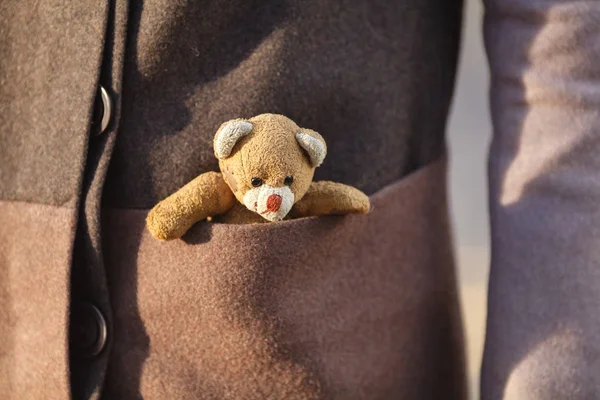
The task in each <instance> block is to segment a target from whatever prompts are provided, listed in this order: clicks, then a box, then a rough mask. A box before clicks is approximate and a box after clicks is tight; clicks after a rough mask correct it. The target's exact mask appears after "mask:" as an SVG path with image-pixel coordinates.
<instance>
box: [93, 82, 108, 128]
mask: <svg viewBox="0 0 600 400" xmlns="http://www.w3.org/2000/svg"><path fill="white" fill-rule="evenodd" d="M111 114H112V103H111V101H110V96H109V95H108V92H107V91H106V89H104V87H102V86H100V89H99V90H98V96H97V98H96V103H95V105H94V114H93V115H92V133H93V134H94V135H96V136H98V135H101V134H102V133H104V132H105V131H106V128H108V124H109V123H110V117H111Z"/></svg>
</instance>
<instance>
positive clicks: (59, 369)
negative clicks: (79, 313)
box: [0, 201, 77, 400]
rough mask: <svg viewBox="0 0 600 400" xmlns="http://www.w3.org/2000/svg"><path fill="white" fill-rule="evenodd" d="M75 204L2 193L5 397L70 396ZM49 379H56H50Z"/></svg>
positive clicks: (0, 379) (0, 357) (1, 392)
mask: <svg viewBox="0 0 600 400" xmlns="http://www.w3.org/2000/svg"><path fill="white" fill-rule="evenodd" d="M76 215H77V212H76V209H74V208H67V207H54V206H47V205H39V204H28V203H24V202H10V201H0V221H2V223H0V398H2V399H31V400H37V399H39V400H42V399H43V400H45V399H66V398H68V397H69V394H70V389H69V365H68V364H67V360H68V349H67V342H68V340H67V339H68V338H67V332H68V329H67V326H68V310H69V287H68V282H69V280H68V275H69V265H70V260H71V252H72V248H73V238H74V236H75V221H76ZM50 383H51V384H50Z"/></svg>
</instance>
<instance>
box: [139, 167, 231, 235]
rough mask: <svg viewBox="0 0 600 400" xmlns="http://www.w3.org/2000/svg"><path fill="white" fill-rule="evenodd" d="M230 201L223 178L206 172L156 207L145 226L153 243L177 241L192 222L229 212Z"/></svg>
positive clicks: (229, 193)
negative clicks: (153, 238)
mask: <svg viewBox="0 0 600 400" xmlns="http://www.w3.org/2000/svg"><path fill="white" fill-rule="evenodd" d="M234 201H235V198H234V196H233V193H232V192H231V189H229V186H227V184H226V183H225V180H224V179H223V176H222V175H221V174H220V173H218V172H206V173H204V174H202V175H200V176H198V177H197V178H195V179H194V180H193V181H191V182H189V183H188V184H186V185H185V186H183V187H182V188H181V189H179V190H178V191H177V192H175V193H173V194H172V195H170V196H169V197H167V198H166V199H164V200H163V201H161V202H160V203H158V204H157V205H156V206H155V207H154V208H153V209H152V210H151V211H150V213H149V214H148V217H147V218H146V225H147V226H148V230H149V231H150V233H151V234H152V236H154V237H155V238H157V239H160V240H173V239H178V238H180V237H181V236H183V234H184V233H185V232H187V230H188V229H189V228H190V227H191V226H192V225H194V224H195V223H196V222H198V221H201V220H204V219H206V218H207V217H210V216H213V215H219V214H224V213H226V212H227V211H229V209H230V208H231V207H233V204H234Z"/></svg>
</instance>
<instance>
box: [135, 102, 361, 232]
mask: <svg viewBox="0 0 600 400" xmlns="http://www.w3.org/2000/svg"><path fill="white" fill-rule="evenodd" d="M213 145H214V153H215V156H216V157H217V159H218V160H219V169H220V171H221V172H206V173H203V174H201V175H199V176H198V177H196V178H195V179H194V180H192V181H191V182H189V183H187V184H186V185H185V186H183V187H182V188H181V189H179V190H178V191H176V192H175V193H173V194H172V195H170V196H169V197H167V198H166V199H164V200H162V201H161V202H159V203H158V204H157V205H156V206H155V207H154V208H153V209H152V210H151V211H150V212H149V214H148V216H147V218H146V224H147V227H148V230H149V231H150V233H151V234H152V236H154V237H155V238H157V239H160V240H172V239H177V238H180V237H181V236H183V234H185V232H186V231H187V230H188V229H189V228H190V227H191V226H192V225H194V224H195V223H196V222H199V221H202V220H209V221H212V222H221V223H238V224H246V223H260V222H275V221H281V220H283V219H291V218H301V217H309V216H322V215H332V214H336V215H342V214H349V213H357V214H365V213H367V212H369V210H370V203H369V198H368V196H367V195H365V194H364V193H363V192H361V191H360V190H358V189H356V188H354V187H352V186H348V185H344V184H341V183H335V182H329V181H320V182H313V176H314V173H315V169H316V168H317V167H318V166H319V165H321V163H322V162H323V160H324V159H325V156H326V155H327V145H326V144H325V140H324V139H323V137H322V136H321V135H320V134H318V133H317V132H315V131H313V130H310V129H306V128H300V127H299V126H298V125H296V123H295V122H294V121H292V120H291V119H289V118H287V117H285V116H283V115H278V114H261V115H257V116H255V117H253V118H250V119H241V118H240V119H234V120H231V121H228V122H225V123H223V124H222V125H221V127H220V128H219V129H218V130H217V133H216V134H215V138H214V142H213Z"/></svg>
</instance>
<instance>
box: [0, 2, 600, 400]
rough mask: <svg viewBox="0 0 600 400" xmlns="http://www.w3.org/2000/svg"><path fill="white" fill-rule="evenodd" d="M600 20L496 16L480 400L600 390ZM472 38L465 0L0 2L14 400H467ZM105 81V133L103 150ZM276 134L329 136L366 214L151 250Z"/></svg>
mask: <svg viewBox="0 0 600 400" xmlns="http://www.w3.org/2000/svg"><path fill="white" fill-rule="evenodd" d="M554 3H556V4H554ZM599 13H600V10H599V8H598V6H597V4H596V3H595V2H574V3H573V4H570V3H565V2H558V1H549V0H543V1H542V0H535V1H531V0H515V1H500V0H490V1H488V19H487V46H488V53H489V54H490V61H491V66H492V73H493V75H492V76H493V101H494V102H493V106H494V108H493V111H494V117H495V123H496V126H495V128H496V133H497V136H496V139H495V142H494V146H493V157H492V159H491V160H492V162H491V172H492V178H493V179H492V181H491V182H492V196H491V204H492V222H493V246H494V247H493V252H494V257H493V258H494V260H493V269H492V281H491V292H490V293H491V297H490V322H489V326H488V340H487V343H486V357H485V361H484V371H483V372H484V378H483V393H482V395H483V398H485V399H499V398H503V397H505V398H518V399H522V398H533V399H546V398H553V399H563V398H564V399H575V398H581V399H586V398H595V397H598V396H597V395H598V393H600V389H599V387H598V386H599V384H600V383H599V382H600V381H599V380H598V379H597V374H596V373H595V372H593V371H596V370H597V357H596V354H597V353H598V349H599V347H598V344H597V343H598V341H597V340H595V341H594V340H590V339H591V338H594V337H597V335H598V334H597V332H598V330H599V329H598V328H600V326H599V325H600V319H598V318H596V317H594V315H595V314H597V311H596V310H597V304H598V301H597V293H598V291H597V290H593V289H594V288H596V287H597V283H598V282H597V273H596V272H595V269H594V267H595V266H597V259H598V254H596V253H597V249H598V248H600V246H598V243H597V242H598V234H597V228H595V227H596V226H600V224H599V223H598V222H600V221H598V219H599V218H598V217H599V214H598V212H597V209H598V208H597V204H598V203H600V201H598V200H600V199H599V197H600V195H598V194H597V193H596V191H595V189H593V187H595V186H594V185H596V184H597V178H596V177H595V176H594V175H589V171H590V170H591V169H590V166H595V165H597V160H598V158H597V154H598V152H597V151H596V150H597V148H598V144H597V142H598V140H597V136H598V126H599V121H598V117H597V112H596V111H597V107H596V106H597V104H598V97H599V95H598V90H596V86H597V85H596V84H595V83H594V84H589V83H590V82H596V81H597V74H595V72H594V71H596V70H595V69H594V68H593V66H597V65H598V64H599V62H600V60H598V58H599V57H598V51H597V50H598V46H597V39H595V38H597V36H598V35H597V33H598V32H597V30H598V28H599V27H600V24H598V23H597V21H598V20H599V17H598V15H599ZM460 15H461V2H460V1H459V0H455V1H453V0H402V1H394V2H392V1H389V0H369V1H366V0H363V1H360V0H348V1H343V2H334V1H322V0H307V1H299V0H287V1H276V0H268V1H264V0H260V1H259V0H252V1H238V0H234V1H225V0H214V1H208V0H200V1H184V0H168V1H167V0H158V1H154V2H151V1H148V0H146V1H142V0H132V1H126V0H113V1H110V2H109V1H107V2H100V1H88V2H85V1H76V2H69V1H64V0H62V1H61V0H48V1H44V2H39V1H31V0H28V1H24V0H4V1H2V2H0V140H1V142H0V144H1V145H0V222H1V223H0V398H2V399H5V398H14V399H23V398H27V399H63V398H68V397H69V396H72V397H73V398H76V399H80V398H90V397H92V398H99V397H104V398H108V399H129V398H140V397H143V398H146V399H154V398H156V399H163V398H176V399H180V398H184V399H185V398H189V399H288V398H302V399H310V398H316V399H333V398H335V399H441V398H443V399H463V398H464V397H465V382H464V361H463V347H462V331H461V322H460V317H459V312H458V302H457V294H456V282H455V278H454V268H453V260H452V252H451V246H450V244H451V240H450V235H449V224H448V216H447V201H446V186H445V177H446V172H445V171H446V169H445V168H446V162H445V156H444V130H445V120H446V117H447V112H448V107H449V104H450V99H451V95H452V88H453V83H454V73H455V67H456V60H457V50H458V39H459V31H460ZM572 49H575V50H572ZM100 85H101V86H102V87H104V88H106V89H107V91H108V93H109V95H110V98H111V99H112V102H113V112H112V118H111V123H110V125H109V127H108V129H107V130H106V131H105V132H103V133H102V134H100V135H94V133H96V132H98V130H99V129H98V115H94V108H95V107H94V104H95V103H98V102H97V100H95V99H96V97H97V93H98V89H99V86H100ZM595 85H596V86H595ZM569 93H572V94H573V95H569ZM556 105H560V107H556ZM264 112H273V113H281V114H285V115H288V116H289V117H291V118H292V119H294V120H295V121H296V122H298V123H299V124H300V125H302V126H306V127H310V128H312V129H315V130H316V131H318V132H319V133H321V134H322V135H323V136H324V137H325V139H326V140H327V143H328V146H329V157H328V159H327V160H326V162H325V164H324V165H323V166H322V167H320V168H319V169H318V171H317V175H316V179H318V180H320V179H329V180H334V181H339V182H343V183H347V184H351V185H355V186H357V187H359V188H360V189H362V190H364V191H365V192H366V193H367V194H369V195H371V199H372V202H373V204H374V206H375V209H374V211H373V212H372V213H370V214H368V215H366V216H348V217H318V218H310V219H303V220H294V221H286V222H282V223H277V224H270V225H261V226H254V225H222V224H208V223H203V224H198V225H197V226H195V227H194V228H193V229H192V230H191V231H190V232H189V233H188V234H187V235H186V236H184V238H183V240H182V241H176V242H172V243H160V242H158V241H155V240H153V239H152V238H151V237H150V236H149V234H148V232H147V231H146V230H144V223H143V221H144V218H145V216H146V214H147V210H148V209H149V208H150V207H152V206H153V205H154V204H155V203H156V202H157V201H159V200H160V199H162V198H164V197H166V196H167V195H168V194H170V193H172V192H174V191H175V190H176V189H177V188H178V187H180V186H182V185H183V183H185V182H188V181H190V180H191V179H192V178H194V177H195V176H197V175H198V174H200V173H202V172H205V171H210V170H217V161H216V159H215V158H214V157H213V154H212V146H211V139H212V135H213V134H214V132H215V130H216V128H217V127H218V126H219V125H220V124H221V123H222V122H224V121H226V120H229V119H232V118H236V117H250V116H253V115H257V114H260V113H264ZM541 139H543V140H541ZM517 150H518V151H517ZM511 165H514V166H515V167H514V169H511V168H509V166H511ZM592 169H593V168H592ZM515 173H517V174H516V175H515ZM596 186H597V185H596ZM590 188H591V189H590ZM560 232H564V235H563V234H560ZM572 239H574V240H576V242H575V244H573V241H572ZM232 243H235V244H236V245H235V246H232ZM557 250H560V251H557ZM553 288H557V289H558V290H560V295H554V294H553V291H552V290H553ZM92 304H93V306H94V307H95V308H92V307H91V306H90V305H92ZM95 310H98V314H96V313H95ZM99 315H101V316H102V317H100V316H99ZM102 321H104V322H105V324H104V325H103V323H102ZM102 326H105V327H106V332H103V331H102V330H100V329H99V327H102ZM104 333H105V335H104ZM594 335H596V336H594ZM104 336H105V337H106V341H105V342H104V343H102V342H103V340H101V339H102V338H103V337H104ZM96 353H97V354H96ZM548 365H552V367H548Z"/></svg>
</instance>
